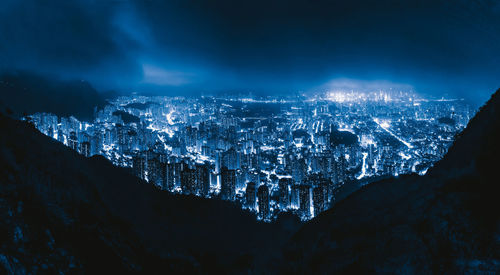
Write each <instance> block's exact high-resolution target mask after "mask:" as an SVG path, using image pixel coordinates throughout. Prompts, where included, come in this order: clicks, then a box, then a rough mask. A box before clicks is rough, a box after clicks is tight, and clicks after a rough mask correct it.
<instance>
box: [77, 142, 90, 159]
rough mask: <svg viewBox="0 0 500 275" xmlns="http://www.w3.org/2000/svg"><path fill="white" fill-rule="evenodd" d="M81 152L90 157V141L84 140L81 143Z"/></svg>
mask: <svg viewBox="0 0 500 275" xmlns="http://www.w3.org/2000/svg"><path fill="white" fill-rule="evenodd" d="M80 154H82V155H84V156H86V157H90V155H91V154H90V142H88V141H84V142H82V143H81V144H80Z"/></svg>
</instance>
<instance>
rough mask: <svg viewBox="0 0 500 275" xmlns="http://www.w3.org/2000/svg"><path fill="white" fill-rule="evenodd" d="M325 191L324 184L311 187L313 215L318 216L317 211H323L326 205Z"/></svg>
mask: <svg viewBox="0 0 500 275" xmlns="http://www.w3.org/2000/svg"><path fill="white" fill-rule="evenodd" d="M325 195H326V191H325V186H324V185H318V186H316V187H314V188H313V207H314V216H315V217H316V216H318V215H319V213H321V212H323V211H325V206H326V202H327V200H326V196H325Z"/></svg>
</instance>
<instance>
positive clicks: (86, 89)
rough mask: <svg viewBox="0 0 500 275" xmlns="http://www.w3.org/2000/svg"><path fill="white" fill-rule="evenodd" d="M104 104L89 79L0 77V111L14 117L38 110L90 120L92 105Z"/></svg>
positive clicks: (29, 76)
mask: <svg viewBox="0 0 500 275" xmlns="http://www.w3.org/2000/svg"><path fill="white" fill-rule="evenodd" d="M105 104H106V100H105V98H104V96H103V95H101V94H99V93H98V92H97V91H96V90H95V89H94V88H93V87H92V86H91V85H90V84H89V83H88V82H85V81H62V80H55V79H51V78H49V77H45V76H41V75H37V74H32V73H28V72H18V73H11V74H4V75H1V76H0V110H1V111H4V112H12V113H13V115H15V116H16V117H20V116H23V115H24V114H33V113H37V112H47V113H53V114H56V115H58V116H64V117H68V116H71V115H72V116H74V117H76V118H78V119H80V120H87V121H88V120H92V119H93V115H94V108H102V107H104V105H105Z"/></svg>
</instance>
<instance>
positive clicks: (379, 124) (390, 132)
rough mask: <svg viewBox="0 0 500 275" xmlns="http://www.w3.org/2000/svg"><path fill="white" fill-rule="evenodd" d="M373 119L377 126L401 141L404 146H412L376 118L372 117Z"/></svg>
mask: <svg viewBox="0 0 500 275" xmlns="http://www.w3.org/2000/svg"><path fill="white" fill-rule="evenodd" d="M373 121H375V123H377V124H378V126H380V128H382V129H384V130H385V131H386V132H387V133H389V134H390V135H391V136H393V137H394V138H396V139H397V140H399V141H400V142H401V143H403V144H404V145H406V147H408V148H409V149H411V148H413V146H412V145H411V144H410V143H408V142H406V141H404V140H403V139H401V138H400V137H398V136H397V135H396V134H394V133H393V132H392V131H391V130H389V127H388V125H383V123H380V121H378V119H377V118H373Z"/></svg>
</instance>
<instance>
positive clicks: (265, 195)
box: [257, 184, 271, 220]
mask: <svg viewBox="0 0 500 275" xmlns="http://www.w3.org/2000/svg"><path fill="white" fill-rule="evenodd" d="M257 197H258V200H259V201H258V204H259V217H260V218H261V219H263V220H267V219H269V218H270V215H271V212H270V211H269V188H268V187H267V185H266V184H263V185H261V186H259V189H258V190H257Z"/></svg>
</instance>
